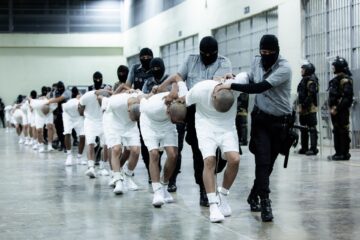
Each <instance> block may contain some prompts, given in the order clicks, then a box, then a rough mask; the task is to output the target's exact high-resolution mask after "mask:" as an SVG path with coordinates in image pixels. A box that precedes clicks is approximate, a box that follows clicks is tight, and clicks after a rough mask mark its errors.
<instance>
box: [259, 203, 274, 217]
mask: <svg viewBox="0 0 360 240" xmlns="http://www.w3.org/2000/svg"><path fill="white" fill-rule="evenodd" d="M273 218H274V217H273V214H272V209H271V200H270V199H269V198H265V199H261V219H262V221H263V222H271V221H272V220H273Z"/></svg>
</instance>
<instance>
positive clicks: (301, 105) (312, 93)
mask: <svg viewBox="0 0 360 240" xmlns="http://www.w3.org/2000/svg"><path fill="white" fill-rule="evenodd" d="M301 76H302V79H301V81H300V83H299V85H298V88H297V93H298V112H299V116H300V117H299V120H300V124H301V125H302V126H305V127H307V128H308V129H301V130H300V131H301V149H300V150H299V152H298V153H299V154H306V155H316V154H317V153H318V152H319V150H318V149H317V140H318V136H317V130H316V125H317V118H316V113H317V106H318V92H319V81H318V78H317V77H316V75H315V67H314V65H313V64H312V63H310V62H308V63H306V64H303V65H302V66H301ZM309 135H310V149H309Z"/></svg>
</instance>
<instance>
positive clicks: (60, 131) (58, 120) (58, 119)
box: [54, 112, 65, 148]
mask: <svg viewBox="0 0 360 240" xmlns="http://www.w3.org/2000/svg"><path fill="white" fill-rule="evenodd" d="M54 125H55V129H56V134H57V136H58V139H59V142H60V144H61V145H60V146H61V147H63V148H65V142H64V139H65V137H64V123H63V118H62V112H58V113H57V114H56V115H55V119H54Z"/></svg>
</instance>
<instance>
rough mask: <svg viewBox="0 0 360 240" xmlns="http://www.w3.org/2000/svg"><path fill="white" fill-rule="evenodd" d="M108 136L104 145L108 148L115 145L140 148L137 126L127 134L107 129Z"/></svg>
mask: <svg viewBox="0 0 360 240" xmlns="http://www.w3.org/2000/svg"><path fill="white" fill-rule="evenodd" d="M108 130H109V134H108V135H107V137H106V143H107V145H108V147H109V148H112V147H113V146H116V145H122V146H124V147H140V146H141V144H140V133H139V130H138V128H137V126H135V127H134V129H131V130H130V131H129V132H127V133H126V132H125V133H124V132H123V131H118V130H116V129H112V128H108Z"/></svg>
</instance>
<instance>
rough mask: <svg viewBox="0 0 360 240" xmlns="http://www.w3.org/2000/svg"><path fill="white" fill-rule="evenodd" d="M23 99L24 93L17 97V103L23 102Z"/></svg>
mask: <svg viewBox="0 0 360 240" xmlns="http://www.w3.org/2000/svg"><path fill="white" fill-rule="evenodd" d="M23 99H24V97H23V96H22V95H19V96H18V97H17V98H16V103H17V104H20V103H22V101H23Z"/></svg>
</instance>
